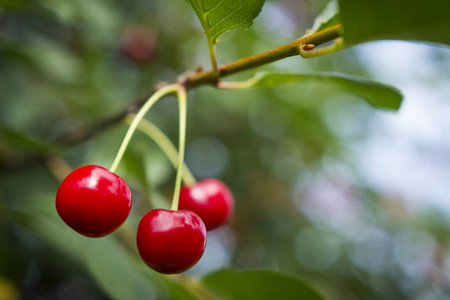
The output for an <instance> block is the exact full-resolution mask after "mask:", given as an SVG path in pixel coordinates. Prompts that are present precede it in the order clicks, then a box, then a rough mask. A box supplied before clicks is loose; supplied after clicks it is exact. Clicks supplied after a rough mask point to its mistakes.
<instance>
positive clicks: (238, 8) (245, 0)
mask: <svg viewBox="0 0 450 300" xmlns="http://www.w3.org/2000/svg"><path fill="white" fill-rule="evenodd" d="M246 2H248V0H244V1H243V2H242V3H241V5H239V6H238V7H237V8H236V9H235V10H234V11H232V12H231V13H230V14H229V15H228V16H226V17H225V18H223V19H222V20H220V21H219V22H218V23H216V24H215V25H214V26H213V27H211V28H210V29H209V30H211V31H212V30H213V29H214V28H215V27H216V26H217V25H219V24H220V23H222V22H223V21H225V20H226V19H228V18H229V17H231V16H232V15H233V14H235V13H236V12H237V11H238V10H240V9H241V8H242V6H244V4H245V3H246Z"/></svg>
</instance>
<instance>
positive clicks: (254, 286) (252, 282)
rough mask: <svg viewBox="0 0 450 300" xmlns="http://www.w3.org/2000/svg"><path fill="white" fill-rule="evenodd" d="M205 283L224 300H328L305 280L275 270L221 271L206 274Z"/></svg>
mask: <svg viewBox="0 0 450 300" xmlns="http://www.w3.org/2000/svg"><path fill="white" fill-rule="evenodd" d="M202 282H203V283H204V285H205V286H206V287H207V288H209V289H211V290H213V291H214V292H216V293H217V294H218V295H220V296H221V297H224V299H230V300H242V299H258V300H265V299H267V300H273V299H283V300H294V299H296V300H298V299H301V300H323V299H325V298H324V297H323V296H321V295H320V294H319V293H318V292H317V291H316V290H315V289H314V288H312V287H311V286H310V285H309V284H307V283H305V282H304V281H302V280H301V279H299V278H297V277H294V276H291V275H286V274H282V273H277V272H273V271H251V272H236V271H233V270H221V271H217V272H214V273H212V274H208V275H206V276H205V277H203V279H202Z"/></svg>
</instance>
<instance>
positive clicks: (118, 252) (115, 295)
mask: <svg viewBox="0 0 450 300" xmlns="http://www.w3.org/2000/svg"><path fill="white" fill-rule="evenodd" d="M79 246H80V251H82V253H83V254H84V256H85V259H86V263H87V268H88V270H89V271H90V273H91V275H92V276H93V277H94V278H95V280H96V281H97V282H98V283H99V285H100V286H101V287H102V288H103V290H104V291H105V292H106V293H107V294H108V295H109V296H110V297H111V298H112V299H117V300H122V299H127V300H141V299H157V290H156V289H155V287H154V286H153V284H152V282H151V281H150V280H148V279H147V278H146V276H144V275H143V274H142V273H140V272H139V271H138V270H137V269H136V268H135V267H134V264H135V261H133V260H131V259H130V257H129V255H128V254H127V253H126V252H125V249H123V247H122V245H121V243H119V241H118V240H116V239H115V238H114V236H107V237H104V238H101V239H88V238H84V237H80V239H79ZM138 263H141V262H140V261H138Z"/></svg>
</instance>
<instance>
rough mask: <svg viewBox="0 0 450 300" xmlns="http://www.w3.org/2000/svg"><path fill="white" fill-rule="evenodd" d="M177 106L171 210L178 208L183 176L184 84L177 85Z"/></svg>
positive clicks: (185, 95)
mask: <svg viewBox="0 0 450 300" xmlns="http://www.w3.org/2000/svg"><path fill="white" fill-rule="evenodd" d="M177 96H178V107H179V111H180V133H179V142H178V149H179V151H178V152H179V153H178V165H177V177H176V179H175V190H174V192H173V199H172V207H171V209H172V210H178V202H179V199H180V188H181V177H182V176H183V162H184V148H185V145H186V113H187V109H186V102H187V94H186V89H185V87H184V86H182V85H179V86H178V93H177Z"/></svg>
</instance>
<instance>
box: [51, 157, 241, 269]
mask: <svg viewBox="0 0 450 300" xmlns="http://www.w3.org/2000/svg"><path fill="white" fill-rule="evenodd" d="M56 209H57V211H58V214H59V215H60V217H61V218H62V219H63V221H64V222H65V223H66V224H67V225H68V226H69V227H71V228H72V229H74V230H75V231H77V232H78V233H80V234H82V235H85V236H88V237H102V236H105V235H108V234H110V233H111V232H113V231H115V230H116V229H117V228H119V227H120V226H121V225H122V224H123V223H124V222H125V220H126V219H127V217H128V215H129V213H130V210H131V192H130V189H129V188H128V186H127V184H126V183H125V182H124V181H123V180H122V179H121V178H120V177H119V176H117V175H116V174H114V173H112V172H110V171H109V170H107V169H105V168H102V167H99V166H94V165H90V166H85V167H81V168H79V169H77V170H75V171H73V172H72V173H70V174H69V176H67V177H66V179H64V181H63V182H62V183H61V186H60V187H59V189H58V193H57V195H56ZM179 209H181V210H179V211H173V210H164V209H154V210H152V211H150V212H149V213H147V214H146V215H145V216H144V217H143V218H142V220H141V222H140V224H139V227H138V231H137V246H138V250H139V254H140V255H141V258H142V259H143V260H144V262H145V263H146V264H147V265H148V266H150V267H151V268H152V269H154V270H156V271H158V272H160V273H164V274H175V273H181V272H184V271H186V270H188V269H189V268H191V267H192V266H193V265H195V264H196V263H197V261H198V260H200V258H201V256H202V255H203V252H204V250H205V246H206V230H211V229H214V228H217V227H219V226H221V225H223V224H224V223H226V222H227V221H228V219H229V218H230V216H231V215H232V213H233V210H234V200H233V196H232V194H231V192H230V191H229V189H228V188H227V187H226V185H225V184H223V183H222V182H221V181H219V180H217V179H212V178H211V179H205V180H203V181H200V182H198V183H195V184H193V185H191V186H185V187H183V188H182V189H181V192H180V203H179Z"/></svg>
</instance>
